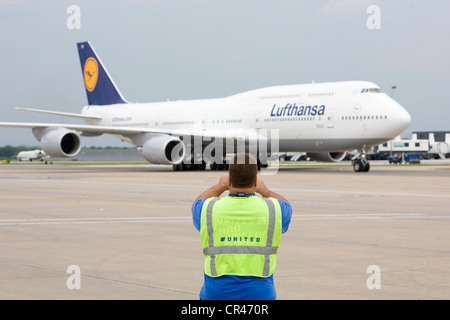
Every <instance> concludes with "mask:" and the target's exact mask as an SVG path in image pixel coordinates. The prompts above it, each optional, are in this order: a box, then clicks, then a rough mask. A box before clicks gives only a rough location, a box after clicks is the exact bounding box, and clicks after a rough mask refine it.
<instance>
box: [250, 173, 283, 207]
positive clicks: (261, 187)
mask: <svg viewBox="0 0 450 320" xmlns="http://www.w3.org/2000/svg"><path fill="white" fill-rule="evenodd" d="M255 191H256V192H258V193H259V194H260V195H262V196H263V197H264V198H276V199H280V200H282V201H285V202H287V203H289V201H287V200H286V198H285V197H283V196H281V195H279V194H278V193H275V192H273V191H270V190H269V189H268V188H267V187H266V184H265V183H264V181H262V179H261V178H260V177H259V176H256V186H255Z"/></svg>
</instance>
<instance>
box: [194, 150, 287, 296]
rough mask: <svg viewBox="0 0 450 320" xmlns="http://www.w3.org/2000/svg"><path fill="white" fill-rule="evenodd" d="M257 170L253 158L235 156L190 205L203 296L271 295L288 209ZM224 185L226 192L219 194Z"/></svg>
mask: <svg viewBox="0 0 450 320" xmlns="http://www.w3.org/2000/svg"><path fill="white" fill-rule="evenodd" d="M257 173H258V167H257V163H256V159H255V157H253V156H252V155H251V154H248V153H245V154H237V155H235V156H234V158H233V159H232V161H231V162H230V165H229V174H226V175H224V176H222V177H221V178H220V180H219V183H218V184H217V185H215V186H213V187H211V188H209V189H208V190H206V191H204V192H203V193H202V194H200V195H199V196H198V197H197V199H196V200H195V202H194V204H193V206H192V217H193V221H194V226H195V227H196V228H197V230H198V231H200V239H201V243H202V248H203V254H204V256H205V265H204V273H205V275H204V284H203V287H202V289H201V291H200V299H202V300H273V299H276V296H277V295H276V291H275V285H274V283H273V272H274V270H275V266H276V261H277V255H278V247H279V244H280V240H281V234H282V233H284V232H286V231H287V229H288V228H289V223H290V221H291V216H292V209H291V206H290V204H289V202H288V201H287V200H286V199H285V198H284V197H282V196H280V195H279V194H276V193H275V192H272V191H270V190H269V189H267V187H266V185H265V184H264V182H263V181H262V180H261V178H259V177H258V176H257ZM226 190H229V194H228V196H226V197H222V198H219V196H220V195H221V194H222V193H223V192H225V191H226ZM256 193H259V194H260V195H261V196H262V198H261V197H258V196H256Z"/></svg>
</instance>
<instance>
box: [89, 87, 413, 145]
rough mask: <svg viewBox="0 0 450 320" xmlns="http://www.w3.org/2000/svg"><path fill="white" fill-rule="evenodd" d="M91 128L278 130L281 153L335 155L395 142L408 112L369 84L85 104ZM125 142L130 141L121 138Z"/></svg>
mask: <svg viewBox="0 0 450 320" xmlns="http://www.w3.org/2000/svg"><path fill="white" fill-rule="evenodd" d="M82 114H84V115H99V116H100V117H101V120H89V121H87V123H88V124H91V125H101V126H118V127H151V128H155V129H170V130H190V131H193V130H202V131H206V132H208V131H218V130H220V131H226V130H229V131H233V130H236V131H238V130H243V131H245V130H247V131H248V130H260V129H267V130H271V129H278V130H279V151H280V152H288V151H303V152H323V151H326V152H330V151H331V152H337V151H348V150H353V149H356V148H359V147H361V146H362V145H366V146H373V145H378V144H380V143H382V142H384V141H388V140H390V139H393V138H394V137H396V136H398V135H399V134H400V133H402V132H403V131H404V130H405V129H406V128H407V127H408V125H409V123H410V120H411V118H410V116H409V114H408V112H407V111H406V110H405V109H403V107H401V106H400V105H399V104H398V103H397V102H395V101H394V100H393V99H391V98H390V97H389V96H387V95H386V94H385V93H382V92H381V91H380V90H379V88H378V86H377V85H375V84H373V83H371V82H366V81H348V82H333V83H317V84H315V83H313V84H304V85H289V86H276V87H268V88H262V89H257V90H252V91H247V92H244V93H240V94H236V95H233V96H229V97H226V98H218V99H204V100H189V101H167V102H155V103H135V104H133V103H128V104H116V105H107V106H92V105H91V106H87V107H85V108H84V109H83V111H82ZM119 137H120V138H121V139H123V140H124V141H128V142H131V143H133V142H132V141H130V140H129V138H128V137H123V136H119Z"/></svg>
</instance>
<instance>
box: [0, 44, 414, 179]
mask: <svg viewBox="0 0 450 320" xmlns="http://www.w3.org/2000/svg"><path fill="white" fill-rule="evenodd" d="M77 47H78V53H79V57H80V63H81V70H82V74H83V81H84V85H85V88H86V94H87V99H88V106H85V107H84V108H83V109H82V111H81V113H80V114H77V113H68V112H58V111H49V110H40V109H29V108H18V109H22V110H26V111H33V112H40V113H47V114H53V115H59V116H67V117H74V118H81V119H83V120H84V121H85V123H86V124H84V125H79V124H56V123H17V122H0V126H3V127H16V128H31V129H32V131H33V134H34V136H35V137H36V139H37V140H38V141H39V142H40V144H41V148H42V150H43V151H44V152H45V153H46V154H48V155H49V156H51V157H55V158H57V157H74V156H76V155H77V153H78V152H79V151H80V149H81V138H80V136H91V137H93V136H99V135H102V134H111V135H114V136H116V137H118V138H119V139H121V140H122V141H126V142H129V143H131V144H133V145H135V146H136V147H138V148H141V150H142V154H143V157H144V158H145V159H146V160H147V161H149V162H150V163H153V164H171V165H173V168H174V170H187V169H200V170H202V169H205V167H206V164H207V163H208V162H209V164H210V168H211V169H213V170H215V169H222V168H224V167H226V163H224V160H225V157H226V154H227V153H228V154H229V153H234V152H240V151H244V150H245V151H249V152H254V153H256V156H257V157H258V159H260V161H261V163H262V164H264V161H263V156H264V155H268V154H270V153H273V152H307V153H308V156H309V157H310V158H312V159H314V160H317V161H325V162H333V161H340V160H343V159H344V157H345V155H346V152H348V151H352V150H355V149H358V150H359V151H360V154H359V157H358V159H356V160H355V161H354V164H353V166H354V169H355V171H357V172H360V171H369V168H370V165H369V163H368V161H367V160H366V157H365V154H366V151H367V150H368V149H369V148H371V147H372V146H375V145H379V144H381V143H384V142H386V141H389V140H391V139H393V138H395V137H396V136H398V135H400V134H401V133H402V132H403V131H404V130H405V129H406V128H407V127H408V126H409V124H410V122H411V117H410V115H409V113H408V112H407V111H406V110H405V109H404V108H403V107H402V106H401V105H399V104H398V103H397V102H396V101H394V100H393V99H391V98H390V97H389V96H388V95H386V94H385V93H383V92H381V90H380V88H379V87H378V86H377V85H375V84H374V83H371V82H367V81H343V82H329V83H311V84H300V85H285V86H274V87H268V88H262V89H256V90H251V91H247V92H243V93H239V94H236V95H232V96H229V97H225V98H217V99H204V100H189V101H166V102H155V103H130V102H128V101H127V100H125V98H124V97H123V95H122V94H121V93H120V91H119V90H118V88H117V86H116V85H115V83H114V82H113V80H112V78H111V77H110V75H109V73H108V71H107V70H106V69H105V67H104V65H103V64H102V62H101V60H100V58H99V56H98V55H97V54H96V52H95V51H94V49H93V47H92V46H91V44H90V43H89V42H81V43H77ZM255 141H258V142H257V143H256V144H255V143H253V142H255ZM253 146H256V147H253Z"/></svg>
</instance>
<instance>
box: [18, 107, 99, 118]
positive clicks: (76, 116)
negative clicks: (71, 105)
mask: <svg viewBox="0 0 450 320" xmlns="http://www.w3.org/2000/svg"><path fill="white" fill-rule="evenodd" d="M14 109H16V110H22V111H29V112H37V113H45V114H52V115H55V116H64V117H71V118H79V119H93V120H101V119H102V117H100V116H95V115H89V116H88V115H84V114H79V113H70V112H60V111H50V110H41V109H31V108H20V107H16V108H14Z"/></svg>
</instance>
